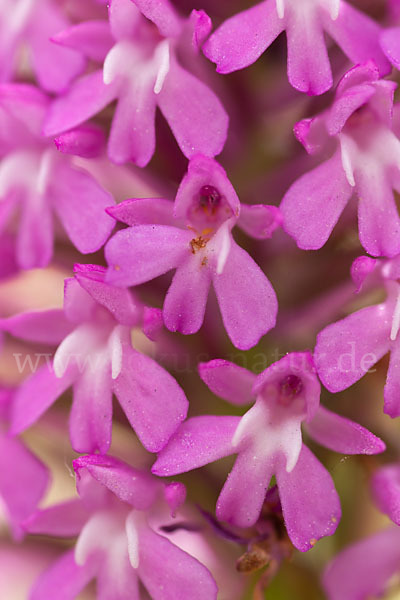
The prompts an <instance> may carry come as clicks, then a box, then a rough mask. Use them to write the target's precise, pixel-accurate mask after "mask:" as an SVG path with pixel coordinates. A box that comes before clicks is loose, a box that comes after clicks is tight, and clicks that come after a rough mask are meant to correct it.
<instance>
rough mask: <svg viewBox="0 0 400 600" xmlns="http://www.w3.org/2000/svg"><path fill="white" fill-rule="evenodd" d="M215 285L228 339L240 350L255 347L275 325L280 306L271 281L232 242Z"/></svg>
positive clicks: (216, 277) (214, 280) (243, 251)
mask: <svg viewBox="0 0 400 600" xmlns="http://www.w3.org/2000/svg"><path fill="white" fill-rule="evenodd" d="M213 283H214V288H215V292H216V294H217V299H218V304H219V307H220V310H221V314H222V320H223V322H224V325H225V329H226V331H227V334H228V336H229V338H230V339H231V341H232V343H233V344H234V345H235V346H236V347H237V348H240V349H241V350H248V349H249V348H252V347H253V346H255V345H256V344H257V343H258V341H259V340H260V338H261V337H262V336H263V335H264V334H265V333H267V331H269V330H270V329H272V327H274V325H275V322H276V314H277V311H278V303H277V299H276V295H275V292H274V290H273V288H272V286H271V284H270V282H269V280H268V279H267V277H266V276H265V275H264V273H263V272H262V271H261V269H260V267H259V266H258V265H257V264H256V263H255V262H254V261H253V259H252V258H251V257H250V256H249V254H247V252H246V251H245V250H243V249H242V248H240V246H238V245H237V244H236V243H235V242H234V241H233V240H232V244H231V248H230V251H229V255H228V258H227V260H226V263H225V267H224V270H223V272H222V273H221V274H220V275H218V274H215V275H214V276H213Z"/></svg>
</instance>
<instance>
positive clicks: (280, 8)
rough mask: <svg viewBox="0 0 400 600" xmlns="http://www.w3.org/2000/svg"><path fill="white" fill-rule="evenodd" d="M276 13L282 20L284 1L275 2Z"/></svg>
mask: <svg viewBox="0 0 400 600" xmlns="http://www.w3.org/2000/svg"><path fill="white" fill-rule="evenodd" d="M276 12H277V13H278V17H279V18H280V19H283V17H284V16H285V0H276Z"/></svg>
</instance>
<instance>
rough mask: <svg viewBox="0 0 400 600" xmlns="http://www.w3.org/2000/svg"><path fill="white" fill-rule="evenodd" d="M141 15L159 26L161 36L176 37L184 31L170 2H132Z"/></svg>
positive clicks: (146, 0)
mask: <svg viewBox="0 0 400 600" xmlns="http://www.w3.org/2000/svg"><path fill="white" fill-rule="evenodd" d="M132 2H133V3H134V4H136V6H137V7H138V9H139V10H140V12H141V13H143V15H144V16H145V17H146V19H149V20H150V21H153V23H154V24H155V25H157V27H158V30H159V32H160V33H161V35H163V36H165V37H176V36H178V35H179V34H180V32H181V29H182V24H181V21H180V19H179V17H178V15H177V14H176V12H175V9H174V7H173V6H172V4H171V3H170V2H169V0H132Z"/></svg>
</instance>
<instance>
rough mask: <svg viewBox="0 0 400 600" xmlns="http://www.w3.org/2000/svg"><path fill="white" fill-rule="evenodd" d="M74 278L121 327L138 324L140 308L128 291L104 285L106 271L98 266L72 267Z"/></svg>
mask: <svg viewBox="0 0 400 600" xmlns="http://www.w3.org/2000/svg"><path fill="white" fill-rule="evenodd" d="M74 273H75V278H76V280H77V281H78V282H79V285H80V286H81V287H82V288H83V289H84V290H85V291H86V292H87V293H88V294H89V295H90V297H91V298H93V300H94V301H95V302H96V303H98V304H101V305H102V306H104V308H106V309H107V310H108V311H109V312H110V313H111V314H112V316H113V317H114V319H116V320H117V321H118V322H119V323H121V325H128V326H133V325H136V324H137V323H138V320H139V317H140V314H141V307H140V305H139V303H138V302H136V301H135V298H134V297H133V295H132V293H131V292H130V291H129V290H126V289H121V288H116V287H113V286H111V285H108V284H107V283H105V281H104V279H105V275H106V269H105V268H104V267H100V266H98V265H77V264H75V265H74Z"/></svg>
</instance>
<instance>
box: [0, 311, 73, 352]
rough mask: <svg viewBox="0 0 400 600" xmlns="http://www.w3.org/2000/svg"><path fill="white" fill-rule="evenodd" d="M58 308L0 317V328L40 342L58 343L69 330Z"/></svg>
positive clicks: (68, 324) (30, 340)
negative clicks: (5, 317) (4, 317)
mask: <svg viewBox="0 0 400 600" xmlns="http://www.w3.org/2000/svg"><path fill="white" fill-rule="evenodd" d="M71 328H72V326H71V323H69V322H68V321H67V320H66V318H65V316H64V312H63V311H62V310H60V309H53V310H38V311H32V312H27V313H22V314H20V315H15V316H13V317H9V318H8V319H0V329H1V330H2V331H7V332H8V333H10V334H11V335H13V336H15V337H17V338H20V339H22V340H27V341H29V342H39V343H40V344H59V343H60V342H62V340H63V339H64V338H65V336H67V335H68V334H69V333H70V332H71Z"/></svg>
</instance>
